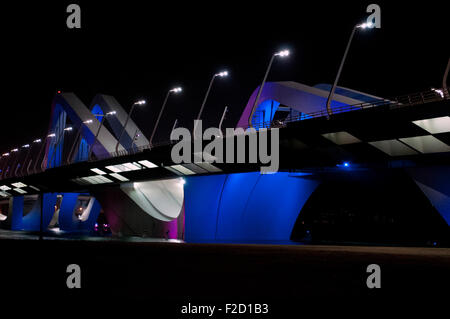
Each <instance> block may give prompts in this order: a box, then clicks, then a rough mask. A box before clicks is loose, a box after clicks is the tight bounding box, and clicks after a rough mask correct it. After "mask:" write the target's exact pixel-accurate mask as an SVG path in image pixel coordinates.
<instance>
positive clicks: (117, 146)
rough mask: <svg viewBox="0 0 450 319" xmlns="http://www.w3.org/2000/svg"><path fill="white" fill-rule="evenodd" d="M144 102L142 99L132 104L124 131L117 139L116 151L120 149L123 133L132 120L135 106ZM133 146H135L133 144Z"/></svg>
mask: <svg viewBox="0 0 450 319" xmlns="http://www.w3.org/2000/svg"><path fill="white" fill-rule="evenodd" d="M143 104H145V101H144V100H141V101H137V102H134V103H133V105H132V106H131V110H130V112H129V113H128V115H127V119H126V121H125V124H124V125H123V127H122V131H121V132H120V135H119V139H118V140H117V144H116V153H117V152H118V151H119V145H120V140H121V139H122V135H123V133H124V132H125V129H126V127H127V124H128V121H129V120H130V117H131V114H132V113H133V110H134V107H135V106H136V105H143ZM131 146H132V147H133V144H132V145H131Z"/></svg>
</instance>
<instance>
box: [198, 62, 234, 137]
mask: <svg viewBox="0 0 450 319" xmlns="http://www.w3.org/2000/svg"><path fill="white" fill-rule="evenodd" d="M226 76H228V71H222V72H219V73H216V74H214V75H213V76H212V78H211V81H210V82H209V86H208V90H207V91H206V94H205V97H204V98H203V103H202V106H201V107H200V112H198V115H197V120H200V116H201V115H202V112H203V108H204V107H205V104H206V100H207V99H208V95H209V91H211V87H212V85H213V82H214V79H215V78H216V77H221V78H223V77H226ZM196 129H197V122H196V123H195V125H194V136H195V133H196Z"/></svg>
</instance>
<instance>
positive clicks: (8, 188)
mask: <svg viewBox="0 0 450 319" xmlns="http://www.w3.org/2000/svg"><path fill="white" fill-rule="evenodd" d="M10 189H11V187H8V186H6V185H3V186H0V190H2V191H9V190H10Z"/></svg>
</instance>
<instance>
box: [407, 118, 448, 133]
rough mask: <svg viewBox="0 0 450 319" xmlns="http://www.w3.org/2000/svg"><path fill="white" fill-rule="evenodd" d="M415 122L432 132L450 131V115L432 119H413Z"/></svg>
mask: <svg viewBox="0 0 450 319" xmlns="http://www.w3.org/2000/svg"><path fill="white" fill-rule="evenodd" d="M413 123H414V124H416V125H417V126H419V127H421V128H423V129H424V130H425V131H427V132H429V133H431V134H438V133H446V132H450V117H449V116H442V117H435V118H432V119H426V120H419V121H413Z"/></svg>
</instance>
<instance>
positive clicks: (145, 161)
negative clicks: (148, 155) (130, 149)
mask: <svg viewBox="0 0 450 319" xmlns="http://www.w3.org/2000/svg"><path fill="white" fill-rule="evenodd" d="M138 163H139V164H142V165H144V166H145V167H147V168H155V167H158V165H155V164H153V163H152V162H150V161H147V160H144V161H139V162H138Z"/></svg>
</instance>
